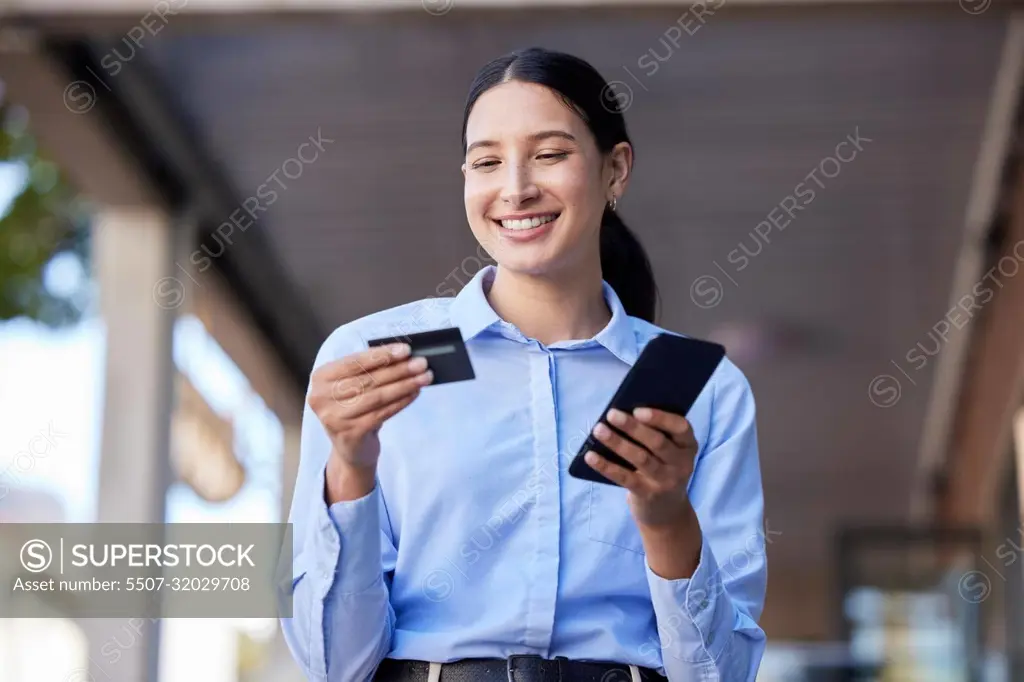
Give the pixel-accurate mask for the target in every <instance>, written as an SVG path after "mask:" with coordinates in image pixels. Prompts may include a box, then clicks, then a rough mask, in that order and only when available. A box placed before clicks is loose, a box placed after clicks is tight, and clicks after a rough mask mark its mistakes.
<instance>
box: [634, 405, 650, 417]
mask: <svg viewBox="0 0 1024 682" xmlns="http://www.w3.org/2000/svg"><path fill="white" fill-rule="evenodd" d="M653 414H654V413H653V412H651V409H650V408H649V407H638V408H636V409H635V410H633V415H634V416H636V418H637V419H650V418H651V417H652V416H653Z"/></svg>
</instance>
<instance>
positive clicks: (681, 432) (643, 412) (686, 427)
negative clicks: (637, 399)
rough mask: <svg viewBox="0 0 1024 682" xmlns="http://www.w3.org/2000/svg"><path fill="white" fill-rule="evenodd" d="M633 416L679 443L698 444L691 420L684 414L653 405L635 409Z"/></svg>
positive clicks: (685, 444)
mask: <svg viewBox="0 0 1024 682" xmlns="http://www.w3.org/2000/svg"><path fill="white" fill-rule="evenodd" d="M633 416H634V417H635V418H636V419H638V420H639V421H640V422H641V423H643V424H646V425H648V426H652V427H654V428H656V429H658V430H659V431H664V432H665V433H666V434H668V435H669V437H670V438H671V439H672V441H673V442H675V443H676V444H678V445H682V446H684V447H688V446H691V445H695V444H696V440H695V439H694V437H693V429H692V428H691V427H690V422H689V421H688V420H687V419H686V417H684V416H682V415H679V414H674V413H672V412H665V411H664V410H656V409H654V408H651V407H638V408H636V409H635V410H633Z"/></svg>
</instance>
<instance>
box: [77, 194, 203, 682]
mask: <svg viewBox="0 0 1024 682" xmlns="http://www.w3.org/2000/svg"><path fill="white" fill-rule="evenodd" d="M175 251H176V249H175V244H174V233H173V230H172V226H171V224H170V222H169V221H168V219H167V217H166V216H164V215H162V214H161V213H160V212H158V211H156V210H153V209H149V208H141V207H140V208H109V209H107V210H104V211H103V212H101V213H100V215H99V216H97V220H96V223H95V226H94V231H93V254H94V267H95V272H96V279H97V280H98V283H99V299H100V310H101V314H102V317H103V320H104V323H105V326H106V370H105V385H104V406H103V427H102V442H101V453H102V455H101V460H100V481H99V508H98V515H97V516H98V520H99V521H100V522H158V523H162V522H163V521H164V507H165V498H166V491H167V486H168V483H169V481H170V480H171V475H170V465H169V457H168V453H169V441H170V415H171V407H172V397H173V396H172V386H173V383H172V377H173V370H174V365H173V358H172V354H171V353H172V343H171V342H172V331H173V323H174V317H175V313H176V311H177V309H178V307H179V306H180V305H181V303H182V302H183V292H182V291H181V288H180V282H179V281H178V280H175V279H172V274H173V273H172V268H173V267H174V254H175ZM83 624H84V625H85V626H86V628H87V635H88V638H89V659H90V666H89V674H90V676H91V677H87V678H86V679H89V680H97V681H99V680H104V681H106V682H140V681H143V680H151V681H155V680H156V679H157V664H158V655H157V649H158V642H159V622H158V621H151V620H149V619H130V620H129V619H109V620H98V619H97V620H92V621H85V622H83ZM115 638H116V639H115ZM111 641H116V642H117V646H116V649H117V650H118V656H117V660H113V658H114V657H113V656H111V654H110V652H111V647H110V643H111ZM129 641H130V642H131V645H130V646H126V644H127V642H129ZM104 645H107V646H106V649H105V650H104Z"/></svg>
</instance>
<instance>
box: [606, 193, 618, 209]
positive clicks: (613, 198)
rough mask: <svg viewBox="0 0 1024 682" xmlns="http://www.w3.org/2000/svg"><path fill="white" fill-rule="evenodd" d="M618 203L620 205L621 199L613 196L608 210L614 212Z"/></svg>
mask: <svg viewBox="0 0 1024 682" xmlns="http://www.w3.org/2000/svg"><path fill="white" fill-rule="evenodd" d="M618 203H619V198H618V197H616V196H614V195H613V196H612V200H611V201H609V202H608V208H610V209H612V211H614V210H615V206H616V205H617V204H618Z"/></svg>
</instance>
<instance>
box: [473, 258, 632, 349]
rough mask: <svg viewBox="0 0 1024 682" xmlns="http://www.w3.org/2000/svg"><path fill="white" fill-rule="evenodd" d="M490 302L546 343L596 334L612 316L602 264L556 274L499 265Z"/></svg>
mask: <svg viewBox="0 0 1024 682" xmlns="http://www.w3.org/2000/svg"><path fill="white" fill-rule="evenodd" d="M487 300H488V302H490V304H491V307H492V308H494V311H495V312H496V313H497V314H498V316H499V317H500V318H501V319H503V320H505V321H506V322H509V323H510V324H513V325H515V326H516V328H517V329H519V331H520V332H522V333H523V334H524V335H526V336H527V337H529V338H532V339H536V340H537V341H540V342H541V343H543V344H544V345H550V344H553V343H557V342H559V341H571V340H582V339H589V338H592V337H593V336H594V335H596V334H597V333H598V332H600V331H601V330H602V329H604V328H605V327H606V326H607V325H608V322H609V321H610V320H611V318H612V313H611V311H610V310H609V309H608V304H607V303H606V302H605V300H604V290H603V288H602V285H601V271H600V268H597V269H593V270H590V271H587V272H578V273H572V274H562V273H559V274H558V275H554V276H552V275H530V274H522V273H517V272H512V271H510V270H507V269H505V268H502V267H501V266H498V269H497V272H496V273H495V276H494V281H493V283H492V284H491V287H490V289H489V290H488V292H487Z"/></svg>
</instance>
